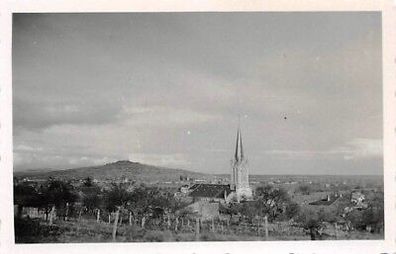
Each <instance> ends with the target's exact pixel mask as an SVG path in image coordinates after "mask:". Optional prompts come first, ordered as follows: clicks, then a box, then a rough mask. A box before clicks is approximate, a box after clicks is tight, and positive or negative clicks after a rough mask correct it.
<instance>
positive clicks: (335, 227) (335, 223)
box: [334, 222, 338, 240]
mask: <svg viewBox="0 0 396 254" xmlns="http://www.w3.org/2000/svg"><path fill="white" fill-rule="evenodd" d="M334 234H335V239H336V240H337V239H338V225H337V222H334Z"/></svg>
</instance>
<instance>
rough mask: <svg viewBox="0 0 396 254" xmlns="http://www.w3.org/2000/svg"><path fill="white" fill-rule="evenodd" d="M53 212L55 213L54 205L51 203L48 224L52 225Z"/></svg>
mask: <svg viewBox="0 0 396 254" xmlns="http://www.w3.org/2000/svg"><path fill="white" fill-rule="evenodd" d="M54 213H55V206H54V205H53V206H52V208H51V212H50V216H49V225H52V223H53V221H54Z"/></svg>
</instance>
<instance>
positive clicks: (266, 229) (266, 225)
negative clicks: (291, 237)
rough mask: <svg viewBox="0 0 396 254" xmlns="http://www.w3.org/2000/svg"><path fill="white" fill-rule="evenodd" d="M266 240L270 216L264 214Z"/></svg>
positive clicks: (266, 238)
mask: <svg viewBox="0 0 396 254" xmlns="http://www.w3.org/2000/svg"><path fill="white" fill-rule="evenodd" d="M264 229H265V240H266V241H268V217H267V215H266V216H264Z"/></svg>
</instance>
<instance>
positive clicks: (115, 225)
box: [113, 208, 120, 241]
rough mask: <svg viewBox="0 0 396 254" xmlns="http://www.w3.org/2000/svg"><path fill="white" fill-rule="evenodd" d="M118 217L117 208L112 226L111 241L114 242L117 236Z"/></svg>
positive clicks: (118, 210)
mask: <svg viewBox="0 0 396 254" xmlns="http://www.w3.org/2000/svg"><path fill="white" fill-rule="evenodd" d="M119 216H120V208H117V212H116V214H115V219H114V224H113V241H115V240H116V235H117V225H118V217H119Z"/></svg>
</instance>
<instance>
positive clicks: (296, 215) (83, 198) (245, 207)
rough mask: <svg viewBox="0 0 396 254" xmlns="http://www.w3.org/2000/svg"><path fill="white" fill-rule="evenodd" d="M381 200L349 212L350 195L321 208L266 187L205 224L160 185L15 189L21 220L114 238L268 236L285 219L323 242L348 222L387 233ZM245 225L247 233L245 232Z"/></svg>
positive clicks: (60, 184)
mask: <svg viewBox="0 0 396 254" xmlns="http://www.w3.org/2000/svg"><path fill="white" fill-rule="evenodd" d="M303 191H306V190H303ZM375 200H376V202H372V203H370V205H369V207H368V208H367V209H365V210H353V211H349V212H348V213H346V212H345V207H347V206H348V205H349V204H350V201H349V200H348V199H347V198H345V197H344V199H343V200H342V201H340V202H338V205H337V206H334V207H333V208H331V209H330V208H328V209H324V208H321V209H318V208H316V207H310V206H300V205H299V204H297V203H295V202H293V200H292V198H291V197H290V196H289V195H288V193H287V192H286V191H285V190H283V189H280V188H275V187H272V186H260V187H258V188H257V189H256V190H255V197H254V201H250V202H242V203H236V202H235V203H234V202H232V203H229V204H220V207H219V212H220V218H217V219H215V220H212V221H206V222H205V221H201V220H200V219H199V216H198V215H197V214H195V213H194V212H193V211H192V210H191V209H189V207H188V205H189V204H190V203H191V201H187V200H184V199H180V198H178V197H176V196H175V195H174V193H172V192H170V191H168V190H164V189H160V188H156V187H148V186H145V185H137V184H111V186H107V188H101V187H99V186H98V185H97V184H95V183H94V182H93V181H92V179H91V178H86V179H85V180H84V181H83V183H82V184H81V185H80V186H78V187H74V186H73V185H72V184H71V183H70V182H67V181H62V180H56V179H49V180H48V181H46V182H44V183H42V184H38V185H35V186H33V185H31V184H26V183H19V184H15V185H14V204H15V205H16V206H17V210H16V218H17V219H18V218H21V215H22V210H23V207H35V208H38V209H39V210H41V211H43V213H44V215H45V217H44V218H43V219H44V220H45V221H47V222H48V224H49V225H51V224H52V223H53V222H54V220H55V218H56V219H58V220H59V219H60V220H63V221H70V220H76V221H81V220H90V221H92V222H95V221H96V222H97V223H106V224H110V225H111V226H112V237H113V239H115V237H116V235H117V230H118V228H119V226H120V225H129V226H132V225H135V226H136V225H137V226H139V227H140V228H146V229H151V230H157V231H158V230H159V231H169V230H170V231H172V232H191V233H197V232H199V231H200V230H201V231H202V230H204V229H205V228H207V229H208V230H209V231H210V232H221V233H222V234H226V233H230V232H232V233H233V234H242V233H243V234H246V233H247V232H249V231H251V232H252V234H256V233H257V235H260V234H261V233H262V232H261V231H265V235H267V237H268V223H275V222H282V221H284V222H290V223H289V224H290V225H293V226H294V227H298V228H302V229H304V230H305V231H306V232H307V233H308V234H309V235H310V237H311V239H312V240H315V239H321V235H322V234H321V231H322V229H323V228H324V227H326V225H329V224H331V225H334V227H335V228H337V227H338V225H340V224H341V223H344V224H347V225H348V230H352V229H357V230H367V229H368V228H369V230H370V231H372V232H381V230H383V225H384V216H383V196H382V200H381V195H378V197H375ZM205 225H207V226H205ZM242 225H244V226H243V227H244V228H245V229H246V230H244V231H243V232H242V231H241V227H242ZM197 227H198V228H197ZM215 229H216V230H215ZM270 233H271V232H270Z"/></svg>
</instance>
